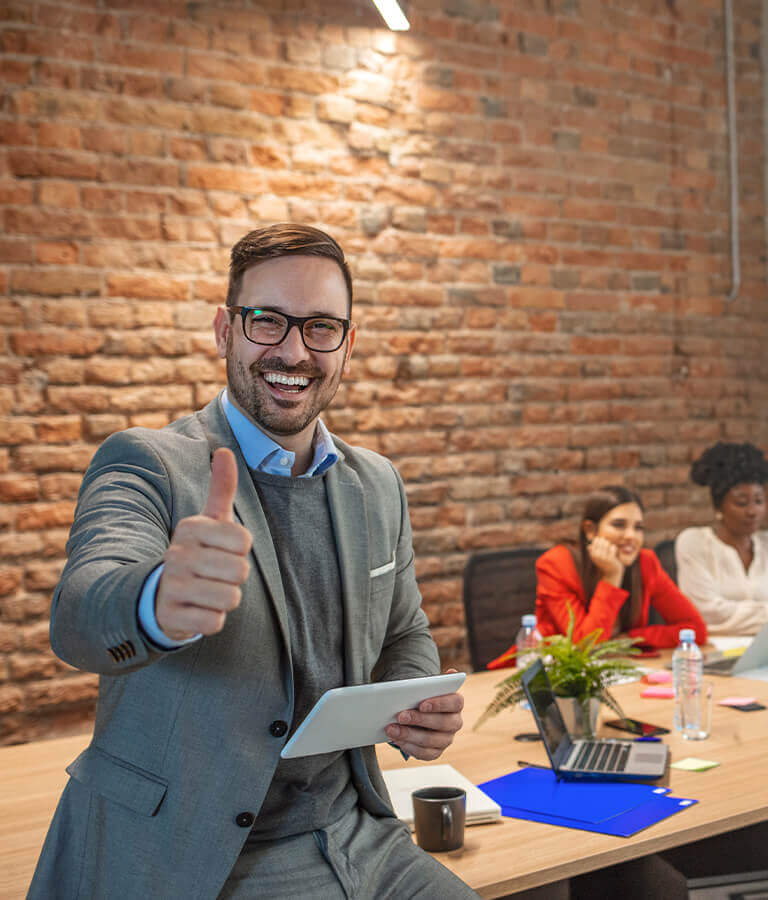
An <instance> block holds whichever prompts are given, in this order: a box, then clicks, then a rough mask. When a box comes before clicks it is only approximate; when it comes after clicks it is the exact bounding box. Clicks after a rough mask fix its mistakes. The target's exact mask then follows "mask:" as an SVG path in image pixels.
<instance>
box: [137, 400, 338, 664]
mask: <svg viewBox="0 0 768 900" xmlns="http://www.w3.org/2000/svg"><path fill="white" fill-rule="evenodd" d="M221 405H222V408H223V409H224V414H225V415H226V417H227V421H228V422H229V427H230V428H231V429H232V433H233V434H234V436H235V440H236V441H237V443H238V445H239V447H240V451H241V452H242V454H243V458H244V459H245V461H246V463H248V467H249V468H251V469H255V470H257V471H259V472H267V473H268V474H270V475H284V476H285V477H286V478H290V477H291V469H292V468H293V464H294V462H295V461H296V454H295V453H292V452H291V451H290V450H285V449H284V448H283V447H281V446H280V445H279V444H277V443H275V441H273V440H272V438H270V437H267V435H266V434H264V432H263V431H262V430H261V429H260V428H259V427H258V425H256V424H254V423H253V422H252V421H251V420H250V419H249V418H248V417H247V416H246V415H244V414H243V413H241V412H240V410H239V409H238V408H237V407H236V406H235V405H234V404H233V403H232V402H231V401H230V399H229V395H228V394H227V391H226V390H224V391H222V393H221ZM313 446H314V449H315V452H314V456H313V458H312V463H311V464H310V466H309V468H308V469H307V471H306V472H304V474H303V475H299V476H298V477H299V478H311V477H312V476H314V475H322V474H323V472H325V471H326V469H328V468H329V467H330V466H332V465H333V464H334V463H335V462H336V460H337V459H338V458H339V454H338V452H337V450H336V447H335V446H334V443H333V438H332V437H331V433H330V432H329V431H328V429H327V428H326V427H325V425H323V423H322V421H321V420H320V419H318V420H317V428H316V429H315V437H314V441H313ZM162 573H163V564H162V563H161V564H160V565H159V566H158V567H157V568H156V569H154V570H153V571H152V572H151V573H150V575H149V577H148V578H147V580H146V581H145V582H144V587H143V588H142V591H141V596H140V597H139V609H138V616H139V623H140V624H141V627H142V628H143V629H144V631H145V632H146V634H147V636H148V637H149V638H150V640H151V641H152V642H153V643H155V644H157V646H158V647H162V648H163V649H165V650H173V649H174V648H175V647H182V646H183V645H184V644H190V643H192V641H196V640H198V639H199V638H200V637H202V635H200V634H196V635H195V636H194V637H191V638H187V640H185V641H173V640H171V639H170V638H169V637H167V636H166V635H165V634H163V632H162V631H161V630H160V626H159V625H158V624H157V619H156V618H155V592H156V591H157V584H158V582H159V581H160V576H161V575H162Z"/></svg>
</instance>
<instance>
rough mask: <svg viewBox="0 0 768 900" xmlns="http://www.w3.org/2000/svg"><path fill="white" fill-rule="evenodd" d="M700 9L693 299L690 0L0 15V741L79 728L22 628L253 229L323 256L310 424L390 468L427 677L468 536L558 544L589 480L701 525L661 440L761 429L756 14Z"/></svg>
mask: <svg viewBox="0 0 768 900" xmlns="http://www.w3.org/2000/svg"><path fill="white" fill-rule="evenodd" d="M248 6H253V7H256V8H255V9H247V8H246V7H248ZM734 6H735V8H736V9H735V19H736V57H737V59H736V71H737V95H738V98H739V112H738V129H739V165H740V176H741V200H740V224H741V232H742V252H741V264H742V272H743V284H742V289H741V295H740V297H739V298H738V299H737V300H734V301H732V302H727V301H726V300H725V296H726V295H727V293H728V291H729V289H730V250H729V239H728V235H729V212H728V164H727V135H726V127H725V126H726V118H725V98H726V93H725V83H724V51H723V22H722V18H721V15H722V12H721V2H720V0H676V2H675V0H667V2H662V0H658V2H654V0H636V2H630V0H624V2H620V0H616V2H608V0H605V2H597V0H562V2H553V0H548V2H544V0H538V2H536V0H497V2H481V0H413V2H412V3H411V4H410V8H409V13H410V18H411V22H412V25H413V28H412V31H411V32H410V33H408V34H404V35H393V34H390V33H389V32H387V31H386V30H384V29H382V28H381V27H379V20H378V16H377V14H376V12H375V11H374V10H373V9H372V8H371V7H370V6H369V4H368V3H367V0H348V2H338V3H335V4H334V3H333V2H323V3H320V2H317V3H314V2H313V3H309V2H298V0H294V2H291V0H285V2H271V3H270V2H265V3H254V4H251V3H246V2H244V0H243V2H239V0H232V2H228V3H226V4H222V5H217V4H215V3H213V2H202V3H191V4H187V3H182V2H173V0H168V2H164V3H158V2H156V0H152V2H140V0H136V2H134V0H82V2H74V3H60V2H56V3H53V2H50V3H49V2H32V0H29V2H24V0H19V2H10V3H5V4H3V9H2V11H1V12H0V48H1V49H2V53H3V56H2V60H1V61H0V70H1V77H2V81H3V85H4V87H3V95H2V105H1V106H0V131H1V132H2V145H1V146H0V217H1V218H0V222H1V223H2V224H1V226H0V227H1V229H2V233H1V234H0V294H2V299H1V300H0V327H1V328H2V333H1V334H0V501H1V505H0V715H2V725H0V743H2V742H12V741H18V740H24V739H28V738H30V737H36V736H45V735H52V734H57V733H63V731H65V730H67V729H71V728H77V727H81V726H82V724H83V722H84V721H85V719H86V718H87V717H88V715H90V713H91V712H92V708H93V697H94V686H95V679H94V678H93V677H92V676H89V675H83V674H81V673H77V672H72V671H71V670H69V669H68V667H67V666H65V665H64V664H63V663H61V662H60V661H58V660H56V659H55V657H53V655H52V654H51V652H50V649H49V647H48V643H47V617H48V606H49V602H50V595H51V591H52V588H53V586H54V584H55V583H56V580H57V576H58V573H59V572H60V569H61V566H62V564H63V557H64V543H65V540H66V535H67V531H68V526H69V523H70V520H71V516H72V511H73V508H74V503H75V498H76V493H77V488H78V485H79V481H80V475H81V473H82V471H83V469H84V467H85V466H86V464H87V462H88V460H89V459H90V457H91V455H92V453H93V452H94V449H95V448H96V446H97V445H98V444H99V442H100V441H101V440H102V439H103V438H104V437H105V436H106V435H108V434H109V433H111V432H112V431H114V430H116V429H120V428H125V427H128V426H130V425H135V424H143V425H150V426H162V425H164V424H165V423H166V422H168V421H169V420H171V419H173V418H175V417H177V416H179V415H180V414H183V413H186V412H187V411H189V410H191V409H193V408H196V407H198V406H200V405H201V404H203V403H205V402H206V401H207V400H208V399H209V398H211V397H212V396H213V395H214V394H215V393H216V391H217V390H218V389H219V388H220V386H221V384H222V381H223V370H222V367H221V364H220V361H219V360H218V359H217V358H216V356H215V353H214V345H213V341H212V338H211V329H210V322H211V320H212V316H213V312H214V309H215V306H216V305H217V304H218V303H220V302H221V301H222V299H223V296H224V287H225V272H226V263H227V254H228V249H229V247H230V246H231V244H232V243H233V242H234V241H235V240H236V239H237V238H238V237H240V236H241V235H242V234H243V233H244V232H245V231H246V230H248V229H250V228H252V227H254V226H256V225H259V224H266V223H270V222H274V221H279V220H284V219H295V220H301V221H306V222H310V223H314V224H319V225H321V226H324V227H326V228H328V229H329V230H330V231H331V232H332V233H333V234H334V235H336V236H337V237H338V238H339V239H340V240H341V242H342V243H343V245H344V246H345V248H346V249H347V251H348V253H349V255H350V257H351V261H352V266H353V270H354V274H355V277H356V283H357V300H356V311H355V317H356V318H357V320H358V321H359V323H360V334H359V340H358V343H357V347H356V356H355V358H354V360H353V362H354V372H353V375H352V377H351V378H350V380H349V381H348V382H346V384H345V385H344V386H343V387H342V389H341V391H340V394H339V397H338V402H337V404H336V408H335V410H334V411H333V412H332V413H331V414H330V415H329V416H328V419H329V422H330V424H331V426H332V427H333V428H334V429H335V430H336V431H337V432H339V433H340V434H341V435H342V436H343V437H344V438H346V439H348V440H352V441H356V442H359V443H362V444H365V445H367V446H370V447H373V448H375V449H378V450H380V451H382V452H384V453H386V454H388V455H390V456H391V457H392V458H393V459H394V460H395V461H396V463H397V465H398V466H399V468H400V470H401V472H402V474H403V476H404V477H405V480H406V483H407V485H408V492H409V497H410V501H411V513H412V519H413V524H414V529H415V544H416V552H417V558H418V570H419V574H420V581H421V588H422V592H423V595H424V600H425V608H426V609H427V611H428V614H429V616H430V619H431V621H432V623H433V625H434V630H435V635H436V638H437V640H438V641H439V643H440V645H441V649H442V654H443V659H444V661H445V662H446V663H448V662H454V663H455V662H458V663H462V662H466V660H467V654H466V650H465V647H464V626H463V611H462V605H461V573H462V569H463V566H464V563H465V561H466V558H467V554H468V553H470V552H472V551H475V550H479V549H483V548H496V547H505V546H514V545H517V544H521V543H530V542H534V543H541V544H549V543H552V542H553V541H555V540H557V539H558V538H560V537H562V536H563V535H568V534H572V533H573V531H574V529H575V523H576V519H575V515H576V512H577V510H578V508H579V506H580V504H581V501H582V499H583V496H584V494H585V492H587V491H589V490H590V489H591V488H593V487H595V486H596V485H599V484H601V483H604V482H606V481H616V480H617V479H621V480H624V481H626V482H627V483H629V484H631V485H632V486H635V487H637V488H639V490H640V491H641V492H642V494H643V496H644V499H645V501H646V503H647V506H648V523H649V526H650V531H649V540H650V542H651V543H654V542H655V541H656V540H658V539H660V538H662V537H671V536H673V535H674V534H675V533H676V532H677V530H678V529H679V528H680V527H681V526H684V525H687V524H689V523H691V522H700V521H705V520H706V519H707V518H708V515H709V513H708V509H707V498H706V495H705V492H704V491H702V490H700V489H694V488H691V487H690V486H689V485H688V484H687V480H686V479H687V469H688V464H689V461H690V459H691V457H692V455H694V454H696V453H697V452H698V451H699V450H701V449H702V448H703V447H704V446H706V445H708V444H709V443H710V442H712V441H714V440H715V439H717V438H718V437H724V438H731V439H744V438H749V439H752V440H754V441H756V442H757V443H760V444H761V445H763V446H766V445H768V423H766V416H765V405H764V399H763V398H764V396H765V391H766V382H767V381H768V378H767V376H768V369H767V368H766V363H765V361H764V358H765V354H764V347H765V343H766V331H767V328H766V321H767V316H768V304H766V300H767V299H768V297H767V296H766V294H767V292H766V283H765V265H766V262H765V238H764V212H765V211H764V208H763V198H764V191H763V179H762V155H763V149H764V148H763V146H762V135H763V130H762V118H761V110H762V82H761V62H760V28H761V23H760V7H761V4H760V3H759V0H739V2H738V3H736V4H734ZM320 10H322V18H319V15H320V13H319V11H320ZM761 351H763V352H762V353H761Z"/></svg>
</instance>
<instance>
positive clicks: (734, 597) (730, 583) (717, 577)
mask: <svg viewBox="0 0 768 900" xmlns="http://www.w3.org/2000/svg"><path fill="white" fill-rule="evenodd" d="M752 548H753V551H754V555H753V558H752V563H751V565H750V567H749V569H748V570H746V571H745V569H744V563H743V562H742V561H741V557H740V556H739V553H738V551H737V550H736V548H735V547H731V546H730V545H729V544H725V543H723V541H721V540H720V538H719V537H717V535H716V534H715V532H714V531H713V530H712V528H710V527H709V526H708V525H705V526H703V527H699V528H686V529H685V531H681V532H680V534H679V535H678V536H677V539H676V540H675V557H676V560H677V584H678V587H679V588H680V590H681V591H682V592H683V593H684V594H685V595H686V596H687V597H688V598H689V599H690V600H692V601H693V602H694V603H695V604H696V606H697V607H698V608H699V612H700V613H701V615H702V616H703V617H704V621H705V622H706V623H707V630H708V631H709V633H710V634H755V633H756V632H758V631H759V630H760V629H761V628H762V626H763V625H765V623H766V622H768V531H758V532H757V533H756V534H755V535H753V537H752Z"/></svg>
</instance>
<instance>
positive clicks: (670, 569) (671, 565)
mask: <svg viewBox="0 0 768 900" xmlns="http://www.w3.org/2000/svg"><path fill="white" fill-rule="evenodd" d="M653 552H654V553H655V554H656V556H658V557H659V562H660V563H661V567H662V569H664V571H665V572H666V573H667V575H669V577H670V578H671V579H672V581H674V582H675V584H677V561H676V560H675V542H674V541H660V542H659V543H658V544H656V546H655V547H654V548H653Z"/></svg>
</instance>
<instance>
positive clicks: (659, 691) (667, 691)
mask: <svg viewBox="0 0 768 900" xmlns="http://www.w3.org/2000/svg"><path fill="white" fill-rule="evenodd" d="M640 696H641V697H659V698H662V699H664V700H672V699H673V698H674V696H675V689H674V688H671V687H661V686H660V685H655V684H652V685H651V686H650V687H647V688H644V689H643V690H642V691H640Z"/></svg>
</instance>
